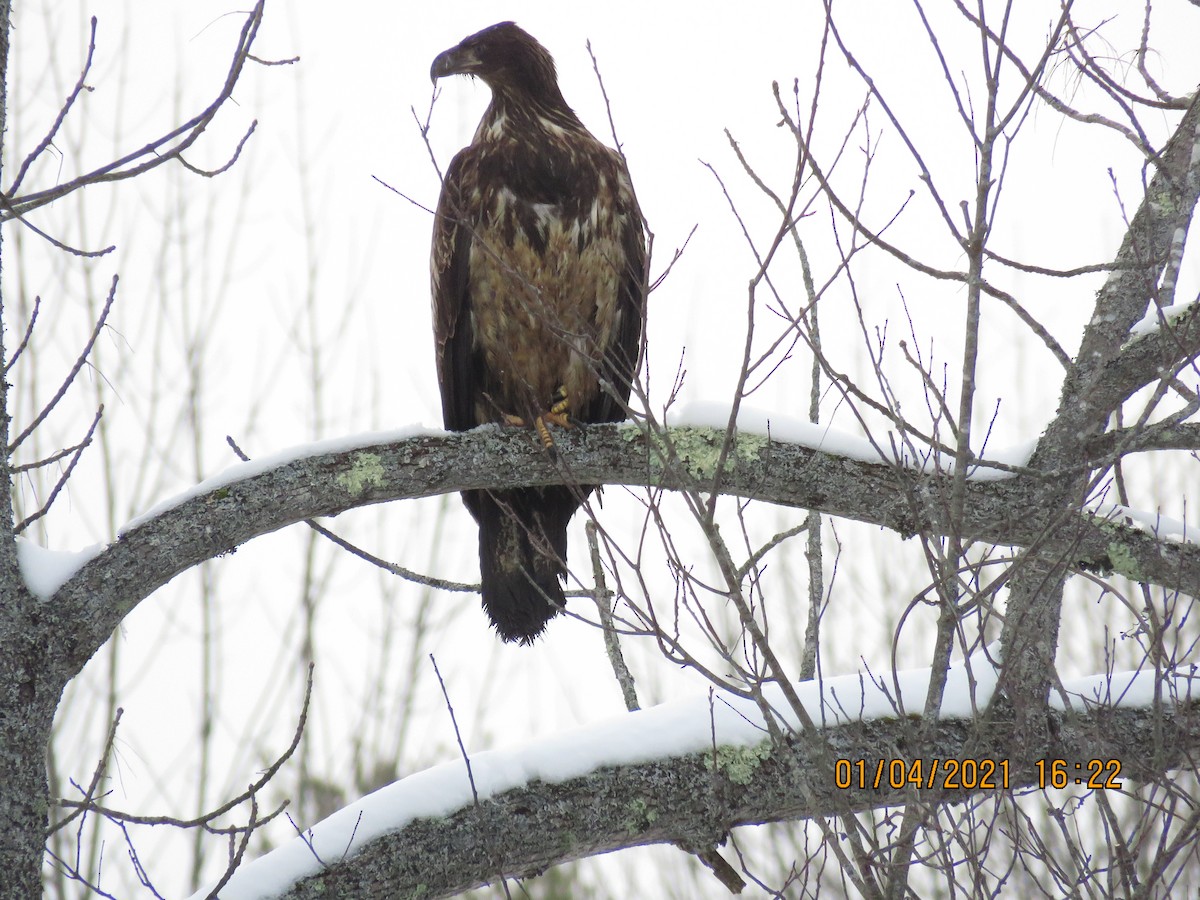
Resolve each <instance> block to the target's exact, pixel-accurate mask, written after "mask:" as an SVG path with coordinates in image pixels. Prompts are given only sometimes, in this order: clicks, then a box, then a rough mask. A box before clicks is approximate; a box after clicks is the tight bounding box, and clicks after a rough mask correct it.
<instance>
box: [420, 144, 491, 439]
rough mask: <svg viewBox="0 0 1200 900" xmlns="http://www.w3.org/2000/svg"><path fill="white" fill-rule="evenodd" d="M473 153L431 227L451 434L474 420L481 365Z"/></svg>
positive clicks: (437, 328)
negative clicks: (475, 314)
mask: <svg viewBox="0 0 1200 900" xmlns="http://www.w3.org/2000/svg"><path fill="white" fill-rule="evenodd" d="M470 152H471V149H470V148H467V149H466V150H463V151H462V152H460V153H459V154H458V155H457V156H455V157H454V159H453V161H451V163H450V167H449V168H448V169H447V170H446V176H445V179H444V180H443V182H442V193H441V196H440V197H439V198H438V206H437V214H436V216H435V219H434V224H433V253H432V254H431V256H430V277H431V281H432V287H433V290H432V294H433V332H434V339H435V342H436V353H437V372H438V385H439V386H440V388H441V391H442V421H443V424H444V425H445V426H446V428H447V429H449V430H451V431H467V430H469V429H471V428H474V427H475V426H476V425H478V424H479V423H478V422H476V421H475V394H476V393H477V388H478V385H479V383H480V379H481V378H482V372H481V365H482V360H481V359H480V358H479V354H478V352H477V350H476V349H475V341H474V338H473V336H472V333H471V294H470V290H469V282H470V275H471V272H470V258H471V233H472V228H473V225H474V223H472V221H471V219H470V217H469V215H468V210H467V208H466V203H465V196H464V192H463V187H464V172H465V171H466V170H467V169H468V168H469V166H470V164H471V160H470Z"/></svg>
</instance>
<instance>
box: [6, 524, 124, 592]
mask: <svg viewBox="0 0 1200 900" xmlns="http://www.w3.org/2000/svg"><path fill="white" fill-rule="evenodd" d="M103 549H104V545H103V544H92V545H91V546H90V547H84V548H83V549H82V550H47V549H46V548H45V547H42V546H40V545H38V544H35V543H34V542H33V541H30V540H26V539H25V538H23V537H18V538H17V565H18V566H20V568H21V577H22V578H24V579H25V586H26V587H27V588H29V590H30V591H31V592H32V593H33V595H34V596H35V597H40V598H41V599H43V600H48V599H49V598H50V597H52V596H53V595H54V593H55V591H57V590H58V589H59V588H60V587H62V586H63V585H64V584H66V583H67V582H68V581H70V580H71V576H72V575H74V574H75V573H76V572H78V571H79V570H80V569H82V568H83V567H84V565H85V564H86V563H88V562H90V561H91V560H93V559H95V557H96V556H97V555H98V554H99V553H100V551H101V550H103Z"/></svg>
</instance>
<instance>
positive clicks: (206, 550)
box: [40, 425, 1200, 670]
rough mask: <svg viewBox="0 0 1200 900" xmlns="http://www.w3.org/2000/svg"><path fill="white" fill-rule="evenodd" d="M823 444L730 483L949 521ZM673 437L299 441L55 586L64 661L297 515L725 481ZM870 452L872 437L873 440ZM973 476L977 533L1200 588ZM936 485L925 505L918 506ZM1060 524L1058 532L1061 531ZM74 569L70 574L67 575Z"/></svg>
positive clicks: (889, 469)
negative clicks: (448, 497) (540, 489)
mask: <svg viewBox="0 0 1200 900" xmlns="http://www.w3.org/2000/svg"><path fill="white" fill-rule="evenodd" d="M824 433H825V435H826V438H827V443H835V444H836V445H837V447H838V451H839V452H830V451H829V450H825V449H821V448H820V446H810V445H809V444H805V443H793V442H788V441H781V440H777V439H775V438H774V437H768V436H767V435H765V434H754V433H747V432H740V433H739V435H738V437H737V441H736V443H735V446H734V452H732V453H730V454H729V455H728V457H727V459H726V464H725V471H724V473H723V475H722V477H721V481H720V484H721V491H722V492H723V493H728V494H736V495H738V496H743V497H749V498H752V499H758V500H765V501H768V502H771V503H778V504H783V505H788V506H797V507H802V508H805V509H812V510H817V511H819V512H822V513H825V514H828V515H832V516H838V517H843V518H849V519H855V520H858V521H862V522H869V523H872V524H877V525H880V526H883V527H885V528H889V529H892V530H894V531H896V532H898V533H900V534H903V535H912V534H915V533H917V532H920V531H931V532H934V533H945V530H946V529H947V528H948V525H947V523H946V522H945V521H944V514H943V513H942V509H943V505H942V504H941V503H940V502H938V501H939V498H941V497H945V496H947V492H948V491H949V489H950V479H949V476H947V475H946V474H945V473H944V472H938V471H929V470H927V469H928V467H922V466H919V465H899V464H894V463H885V462H883V461H882V460H880V459H878V458H876V459H874V460H871V459H870V458H869V456H870V454H869V453H868V452H862V453H851V452H848V450H849V449H850V448H851V447H852V446H853V445H852V444H851V443H850V442H848V441H846V440H845V439H843V440H842V441H840V442H836V441H835V439H834V436H832V435H831V434H830V433H829V432H828V431H825V432H824ZM669 435H670V438H671V449H670V450H669V451H668V450H667V449H666V447H665V445H664V443H663V442H662V440H661V438H658V437H656V438H655V439H654V440H650V439H648V438H647V437H646V435H645V434H644V433H643V432H642V431H641V430H639V429H638V428H637V427H635V426H633V425H622V426H595V427H591V428H589V429H588V431H587V434H586V436H584V435H577V434H569V433H568V434H565V435H563V436H562V437H561V440H560V442H559V449H560V453H559V461H558V463H557V464H556V463H555V462H554V461H552V460H551V459H550V458H549V456H548V455H547V454H546V453H545V452H544V451H543V450H542V448H541V446H540V445H539V444H538V443H537V442H536V441H534V440H532V439H531V438H530V436H529V435H528V434H527V433H526V432H524V431H521V430H500V429H495V428H486V429H481V430H478V431H475V432H470V433H466V434H445V433H436V432H435V433H419V434H412V433H405V435H404V436H396V435H378V434H377V435H364V436H361V437H360V438H357V439H349V440H340V441H337V442H329V443H327V444H324V445H311V446H308V447H302V448H297V450H296V451H295V452H292V453H289V454H281V455H279V456H276V457H274V458H271V459H263V460H255V461H254V462H252V463H246V464H241V465H237V466H233V467H231V468H230V469H229V470H227V471H226V472H225V473H223V474H222V475H220V476H218V477H216V478H214V479H210V480H209V481H208V482H205V483H203V484H201V485H199V486H198V487H197V488H196V489H195V490H194V491H191V492H189V493H188V494H185V495H183V496H182V497H181V498H177V499H176V500H173V501H168V503H166V504H163V505H162V508H159V509H158V510H157V511H151V513H150V514H148V515H147V516H144V517H142V518H141V519H139V520H137V521H135V522H133V523H131V525H130V526H128V527H127V528H126V530H125V531H124V532H123V533H122V534H121V536H120V538H119V539H118V540H117V541H116V542H114V543H112V544H110V545H109V546H107V547H105V548H103V549H102V550H100V551H99V552H97V553H96V554H95V556H94V557H92V558H91V559H90V560H88V561H87V562H86V563H84V564H83V565H82V566H80V564H79V561H78V559H73V560H72V562H71V566H70V568H71V570H72V571H73V570H75V569H77V571H74V573H73V574H71V575H70V577H69V578H63V579H60V580H59V584H61V587H57V586H56V585H55V584H54V582H53V581H51V582H50V583H49V584H46V585H45V586H43V587H42V588H41V591H40V592H41V593H42V594H43V595H45V596H49V595H51V594H53V605H54V608H55V610H56V611H57V612H58V614H60V615H62V616H64V617H65V618H66V619H67V620H68V621H71V622H72V623H73V625H72V627H71V628H70V629H63V630H62V631H60V632H59V634H58V639H59V640H60V641H61V643H62V646H61V651H62V652H61V654H59V656H58V658H59V659H60V660H61V661H62V662H63V663H64V664H65V665H68V666H70V667H71V668H73V669H75V670H78V669H79V668H81V667H82V665H83V664H84V663H85V662H86V661H87V659H88V658H90V656H91V655H92V654H93V653H94V652H95V651H96V650H97V649H98V648H99V647H100V645H101V644H102V643H103V642H104V641H105V640H106V639H107V637H108V636H109V635H110V634H111V633H112V631H113V629H114V628H115V627H116V626H117V625H118V624H119V623H120V621H121V619H122V618H124V616H126V615H127V614H128V613H129V611H130V610H131V609H133V608H134V607H135V606H136V605H137V604H138V603H139V602H140V601H141V600H142V599H144V598H145V597H147V596H149V595H150V594H151V593H153V591H155V590H156V589H157V588H158V587H160V586H161V585H163V584H165V583H166V582H168V581H170V580H171V579H172V578H174V577H175V576H176V575H178V574H179V573H180V572H183V571H185V570H186V569H188V568H190V567H192V566H194V565H197V564H198V563H200V562H203V561H204V560H207V559H213V558H215V557H218V556H220V555H221V554H224V553H228V552H230V551H231V550H234V549H236V548H237V547H238V546H240V545H241V544H243V543H245V542H246V541H248V540H250V539H251V538H254V537H258V536H259V535H263V534H267V533H269V532H272V531H276V530H278V529H280V528H283V527H285V526H287V525H291V524H294V523H297V522H301V521H303V520H305V519H311V518H316V517H320V516H335V515H337V514H339V513H342V512H345V511H347V510H349V509H353V508H355V507H360V506H366V505H369V504H373V503H384V502H389V501H395V500H404V499H412V498H416V497H428V496H432V495H435V494H444V493H449V492H453V491H459V490H464V489H471V488H499V487H511V486H516V485H543V484H563V483H581V484H625V485H643V486H656V487H664V488H668V489H678V488H696V487H697V485H703V486H706V487H711V485H712V484H713V480H714V479H713V475H714V473H713V472H712V471H711V469H712V466H713V464H714V463H715V461H716V459H717V458H718V454H719V453H720V448H721V446H722V443H723V440H724V434H723V432H722V431H721V430H719V429H716V428H709V427H693V426H687V427H675V428H672V429H670V431H669ZM866 449H867V450H869V447H868V448H866ZM978 471H979V473H980V474H986V475H990V476H992V477H990V478H988V479H986V480H983V479H981V478H972V479H970V480H969V481H968V484H967V502H966V514H965V518H964V521H963V523H962V528H963V534H964V536H965V537H967V538H969V539H971V540H976V541H984V542H987V543H992V544H999V545H1006V546H1022V547H1024V546H1030V545H1032V544H1035V543H1036V545H1037V547H1038V548H1039V551H1040V552H1041V553H1043V554H1046V555H1049V556H1054V557H1056V558H1058V557H1062V556H1064V555H1066V554H1069V558H1070V561H1071V562H1072V563H1073V564H1078V565H1081V566H1085V567H1087V568H1095V569H1102V570H1107V569H1116V570H1118V571H1120V572H1122V574H1125V575H1128V576H1129V577H1131V578H1134V579H1135V580H1139V581H1144V582H1147V583H1154V584H1161V585H1164V586H1166V587H1169V588H1172V589H1178V590H1183V591H1185V592H1192V593H1194V592H1196V591H1197V590H1198V589H1200V546H1198V545H1196V544H1193V543H1185V542H1180V541H1178V540H1177V539H1173V540H1166V539H1160V538H1159V537H1157V536H1156V535H1155V534H1154V533H1153V529H1147V528H1145V527H1141V526H1138V525H1136V524H1131V523H1128V522H1125V521H1120V520H1113V519H1108V518H1102V517H1100V516H1096V515H1092V514H1075V515H1072V516H1070V517H1069V518H1067V519H1065V520H1063V521H1054V520H1052V519H1051V518H1050V517H1049V516H1050V513H1047V512H1044V511H1043V506H1042V503H1041V502H1040V495H1041V493H1042V492H1043V491H1044V487H1045V486H1044V483H1043V481H1042V480H1041V479H1039V478H1037V477H1035V476H1032V475H1017V476H1015V477H1009V478H1003V479H996V478H995V477H994V476H995V474H996V473H995V470H990V469H986V468H981V469H980V470H978ZM914 498H923V500H924V503H923V505H920V506H918V505H917V504H916V503H914ZM1048 529H1049V530H1048ZM64 575H65V573H64Z"/></svg>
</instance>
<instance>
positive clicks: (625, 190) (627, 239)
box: [583, 147, 647, 422]
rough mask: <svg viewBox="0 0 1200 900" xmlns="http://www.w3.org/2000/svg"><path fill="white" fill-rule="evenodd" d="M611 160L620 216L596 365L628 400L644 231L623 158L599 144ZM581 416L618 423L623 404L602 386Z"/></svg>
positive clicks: (637, 336) (642, 310)
mask: <svg viewBox="0 0 1200 900" xmlns="http://www.w3.org/2000/svg"><path fill="white" fill-rule="evenodd" d="M600 149H601V151H602V152H603V153H604V154H606V155H607V156H608V157H609V158H610V159H611V160H612V161H613V163H614V165H615V172H614V175H615V177H613V178H612V179H610V181H609V183H610V184H613V185H616V190H615V195H614V196H613V197H612V198H611V202H612V214H613V215H615V216H617V217H618V218H620V219H621V220H623V222H624V228H623V231H622V234H621V259H620V260H619V261H618V264H619V265H620V266H621V273H620V278H619V281H618V282H617V316H616V319H615V321H614V328H615V332H616V333H615V334H614V335H612V337H611V340H610V342H609V345H608V350H607V352H606V353H605V354H604V357H603V359H602V361H601V366H600V369H601V371H600V375H601V377H602V378H603V379H604V380H605V381H607V382H608V383H609V384H610V385H612V389H613V390H614V391H615V392H616V393H617V394H618V395H619V396H620V398H621V400H622V401H626V402H627V401H628V400H629V394H630V388H631V386H632V384H633V380H634V378H635V377H636V376H637V370H638V367H639V366H640V365H641V354H642V334H643V325H644V323H645V318H646V289H647V284H646V235H645V230H644V228H643V227H642V213H641V209H640V208H639V207H638V204H637V198H636V197H635V196H634V193H633V186H632V184H631V182H630V180H629V173H628V170H627V169H626V167H625V159H624V158H623V157H622V156H621V155H620V154H619V153H617V152H616V151H615V150H610V149H609V148H607V147H601V148H600ZM583 418H584V421H589V422H620V421H622V420H624V419H625V418H626V413H625V405H624V403H619V402H617V400H616V399H615V398H614V397H613V396H612V395H611V394H610V393H608V392H607V391H602V392H601V394H600V396H599V397H598V398H597V400H596V403H595V404H594V407H593V409H591V410H588V411H586V412H584V414H583Z"/></svg>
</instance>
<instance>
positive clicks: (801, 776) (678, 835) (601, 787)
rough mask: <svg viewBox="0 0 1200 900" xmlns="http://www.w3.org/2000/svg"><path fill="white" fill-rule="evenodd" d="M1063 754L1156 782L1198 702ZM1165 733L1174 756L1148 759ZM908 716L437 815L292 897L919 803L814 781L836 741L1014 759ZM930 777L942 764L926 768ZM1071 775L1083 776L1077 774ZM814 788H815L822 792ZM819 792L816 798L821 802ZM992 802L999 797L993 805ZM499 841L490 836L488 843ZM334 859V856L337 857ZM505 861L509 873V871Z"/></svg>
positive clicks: (1181, 754) (1064, 737) (614, 771)
mask: <svg viewBox="0 0 1200 900" xmlns="http://www.w3.org/2000/svg"><path fill="white" fill-rule="evenodd" d="M1052 715H1053V719H1054V722H1055V725H1056V733H1057V738H1056V741H1055V743H1054V745H1053V747H1052V748H1051V752H1052V754H1053V756H1054V758H1056V759H1064V760H1066V761H1067V763H1068V766H1070V765H1071V764H1072V763H1075V762H1079V763H1081V764H1083V765H1085V766H1086V763H1087V761H1088V760H1095V759H1119V760H1121V761H1122V768H1121V778H1122V779H1131V780H1134V781H1138V782H1142V781H1151V780H1153V779H1154V778H1156V777H1158V776H1161V774H1162V773H1163V772H1165V771H1167V770H1168V769H1170V768H1172V767H1176V766H1178V765H1180V764H1182V763H1185V762H1186V760H1187V759H1188V758H1189V756H1192V755H1194V753H1195V751H1197V750H1200V720H1198V719H1197V717H1196V716H1195V715H1194V710H1193V707H1192V706H1190V705H1185V706H1183V707H1182V708H1178V709H1177V710H1176V711H1175V712H1173V713H1168V714H1166V715H1165V716H1160V715H1156V714H1155V713H1154V712H1152V711H1151V710H1145V709H1112V708H1103V709H1098V710H1095V711H1093V712H1091V713H1089V714H1087V715H1082V716H1080V715H1074V716H1070V717H1068V716H1065V715H1063V714H1061V713H1054V714H1052ZM1155 727H1160V728H1162V729H1163V730H1164V732H1165V733H1164V735H1163V739H1164V743H1162V744H1160V745H1158V746H1163V747H1169V748H1171V749H1172V751H1173V752H1172V753H1171V754H1169V756H1170V758H1169V759H1167V758H1154V757H1153V756H1152V755H1151V754H1147V753H1145V747H1147V746H1150V744H1149V741H1150V740H1151V737H1150V735H1151V732H1152V730H1153V729H1154V728H1155ZM912 735H913V726H912V724H911V723H909V722H906V721H904V720H903V719H892V720H885V721H874V722H865V723H855V724H852V725H846V726H842V727H837V728H829V729H826V730H825V731H824V732H823V733H822V738H823V740H822V741H820V742H818V743H821V744H822V746H815V744H814V742H812V741H809V740H807V739H806V738H804V737H798V736H794V735H793V736H790V737H789V738H788V741H787V745H786V747H783V748H775V749H773V750H772V751H771V752H770V753H769V754H768V753H767V751H766V749H765V748H768V747H770V746H771V745H770V744H769V743H765V744H763V745H762V747H763V748H764V750H763V756H762V757H761V758H760V759H758V760H757V763H756V764H755V765H752V766H750V765H748V766H745V767H743V768H742V769H739V770H737V772H736V775H735V777H736V782H735V781H734V780H732V779H731V777H730V775H731V774H734V773H733V771H732V770H731V771H724V770H722V769H721V767H719V766H718V767H716V768H715V769H714V767H713V766H712V757H711V754H708V753H696V754H692V755H690V756H685V757H682V758H673V759H660V760H654V761H652V762H648V763H643V764H640V765H625V766H615V767H611V768H605V769H600V770H598V771H595V772H592V773H589V774H587V775H584V776H582V777H578V778H573V779H570V780H568V781H564V782H561V783H557V784H548V783H545V782H538V781H535V782H531V783H529V784H527V785H525V786H524V787H520V788H516V789H513V790H509V791H505V792H503V793H501V794H497V795H495V796H493V797H491V798H489V799H486V800H483V801H481V802H480V803H478V804H470V805H468V806H466V807H464V808H462V809H460V810H458V811H457V812H455V813H452V814H450V815H448V816H445V817H440V818H434V819H420V820H417V821H415V822H412V823H411V824H409V825H407V826H406V827H404V828H402V829H400V830H399V831H395V832H392V833H390V834H387V835H385V836H383V837H380V838H377V839H376V840H374V841H373V842H371V843H370V844H368V845H366V846H365V847H364V848H363V849H362V850H361V851H359V853H357V854H356V855H355V856H353V857H352V858H350V859H349V860H346V861H344V862H339V863H336V864H333V865H331V866H330V868H328V869H327V870H325V871H324V872H322V873H321V874H319V875H315V876H313V877H311V878H307V879H305V880H304V881H301V882H299V883H298V884H296V885H295V886H293V888H292V889H291V890H289V891H286V892H285V893H284V894H282V895H281V897H282V898H286V900H316V898H324V897H331V896H338V897H342V896H347V897H384V896H388V897H393V896H395V897H399V896H418V895H419V896H421V897H424V898H434V897H450V896H454V895H456V894H459V893H461V892H462V891H465V890H469V889H471V888H475V887H478V886H480V885H483V884H486V883H488V882H489V881H491V880H493V879H495V878H497V877H498V876H499V874H503V875H504V876H505V877H516V878H521V877H529V876H533V875H537V874H539V873H541V872H543V871H544V870H545V869H546V868H548V867H549V866H552V865H558V864H560V863H564V862H569V861H571V860H575V859H580V858H583V857H587V856H594V855H598V854H600V853H606V852H610V851H613V850H620V849H625V848H628V847H637V846H644V845H646V844H655V843H665V842H674V843H689V842H692V843H700V842H709V843H711V842H714V841H723V840H724V838H725V837H726V835H727V834H728V832H729V830H730V829H731V828H734V827H736V826H740V825H757V824H763V823H768V822H779V821H785V820H795V819H803V818H808V817H814V816H825V815H830V814H839V815H841V814H845V813H846V812H847V811H863V810H868V809H878V808H880V807H884V806H897V805H900V804H903V803H906V802H907V803H911V802H914V801H916V800H917V794H916V792H914V791H912V790H905V791H892V790H888V789H884V790H869V789H868V790H860V789H858V788H857V787H855V786H852V787H851V788H850V789H848V790H840V789H838V788H837V787H836V786H835V784H833V783H832V781H831V780H830V779H823V778H821V777H820V776H814V773H815V772H818V771H821V769H819V768H817V762H818V759H819V756H820V754H822V753H827V752H828V749H827V748H828V747H829V746H835V747H837V748H838V754H839V756H840V757H841V758H843V759H850V760H857V759H862V760H867V761H869V762H870V763H871V764H872V765H873V764H874V762H875V761H876V760H879V759H881V758H883V757H884V756H887V755H888V754H887V753H886V752H881V750H880V748H887V747H892V748H895V747H904V748H905V752H904V753H903V756H904V757H905V758H909V759H916V758H923V759H925V760H926V761H930V760H932V759H938V760H946V759H974V760H981V759H995V760H1003V759H1005V756H1006V754H1005V746H1006V743H1005V742H1006V735H1005V734H1004V729H1003V727H999V726H995V727H992V728H991V729H990V730H988V731H986V732H983V733H981V732H980V730H979V726H978V723H976V722H973V721H970V720H956V719H947V720H943V721H941V722H939V723H938V724H937V727H936V729H934V730H933V733H932V734H931V736H930V737H929V739H928V740H927V741H924V742H922V743H918V744H916V745H914V744H913V742H912ZM925 771H928V765H927V766H926V768H925ZM1068 771H1071V769H1068ZM1035 779H1036V772H1035V770H1034V769H1032V768H1031V769H1029V770H1028V771H1018V770H1016V769H1015V768H1014V769H1012V770H1011V771H1010V773H1009V787H1011V788H1021V787H1028V786H1030V785H1033V784H1035V783H1036V780H1035ZM809 791H811V792H812V794H809V793H808V792H809ZM809 796H815V797H816V800H815V802H813V801H810V800H808V799H807V798H808V797H809ZM991 796H992V794H991V792H985V793H984V794H982V795H981V794H972V793H971V792H967V791H961V790H959V791H922V792H921V793H920V801H921V802H925V803H937V802H951V803H963V802H971V801H972V800H974V799H975V798H977V797H983V798H990V797H991ZM985 802H992V801H991V800H987V799H985ZM484 835H487V836H488V837H487V839H486V840H485V839H484ZM326 862H329V860H326ZM497 863H499V865H500V866H501V872H500V873H498V872H497V869H496V866H497Z"/></svg>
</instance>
